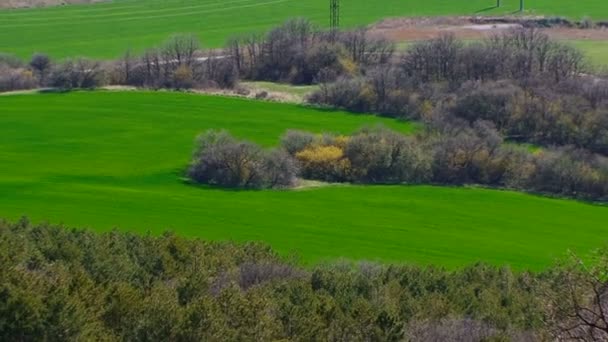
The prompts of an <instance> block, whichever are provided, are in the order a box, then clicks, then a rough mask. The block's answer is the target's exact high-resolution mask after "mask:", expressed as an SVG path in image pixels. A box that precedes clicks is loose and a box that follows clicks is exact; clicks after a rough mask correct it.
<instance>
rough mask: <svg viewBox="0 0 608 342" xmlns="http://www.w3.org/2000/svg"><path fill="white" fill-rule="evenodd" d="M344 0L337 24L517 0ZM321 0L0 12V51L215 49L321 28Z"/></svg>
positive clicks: (590, 3)
mask: <svg viewBox="0 0 608 342" xmlns="http://www.w3.org/2000/svg"><path fill="white" fill-rule="evenodd" d="M502 3H503V6H502V7H501V8H500V9H495V8H493V6H494V5H495V4H496V1H495V0H428V1H419V0H379V1H368V0H349V1H343V4H342V10H341V14H342V19H341V20H342V25H343V26H344V27H352V26H357V25H363V24H369V23H372V22H374V21H377V20H380V19H382V18H385V17H391V16H428V15H463V14H491V15H495V14H504V13H514V11H516V10H517V9H518V6H519V1H518V0H502ZM526 8H527V13H528V14H546V15H562V16H569V17H572V18H575V19H580V18H581V17H583V16H590V17H592V18H595V19H608V2H606V1H603V0H576V1H573V0H526ZM327 12H328V0H229V1H226V0H115V1H113V2H109V3H102V4H95V5H87V6H83V5H79V6H62V7H52V8H43V9H28V10H4V11H0V51H4V52H10V53H15V54H18V55H19V56H22V57H29V56H30V55H31V54H32V53H33V52H36V51H38V52H46V53H50V54H51V55H52V56H54V57H66V56H69V57H72V56H77V55H83V56H90V57H104V58H105V57H116V56H118V55H120V54H122V53H123V52H124V51H125V50H126V49H127V48H132V49H134V50H136V51H137V50H140V49H142V48H144V47H150V46H152V45H155V44H158V43H159V42H161V41H162V40H164V39H166V38H167V37H168V36H169V35H170V34H174V33H178V32H188V33H195V34H197V35H199V36H200V38H201V40H202V41H203V42H204V43H205V44H206V45H207V46H213V47H217V46H221V45H222V44H223V43H224V42H225V40H226V39H227V38H228V37H230V36H233V35H235V34H241V33H248V32H249V33H250V32H261V31H264V30H266V29H268V28H269V27H271V26H273V25H276V24H278V23H280V22H282V21H284V20H285V19H287V18H291V17H308V18H310V19H312V20H314V21H315V22H317V23H319V24H321V25H325V24H327V21H328V13H327Z"/></svg>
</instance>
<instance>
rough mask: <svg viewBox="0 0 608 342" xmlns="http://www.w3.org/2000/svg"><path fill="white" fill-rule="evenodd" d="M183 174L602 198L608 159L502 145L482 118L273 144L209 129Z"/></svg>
mask: <svg viewBox="0 0 608 342" xmlns="http://www.w3.org/2000/svg"><path fill="white" fill-rule="evenodd" d="M197 144H198V145H197V146H198V147H197V150H196V152H195V154H194V160H193V162H192V165H191V166H190V169H189V176H190V178H191V179H192V180H194V181H195V182H198V183H206V184H214V185H220V186H226V187H239V188H273V187H283V188H284V187H290V186H293V185H294V184H295V183H296V182H295V180H296V178H297V177H301V178H304V179H313V180H321V181H326V182H354V183H362V184H445V185H463V184H478V185H485V186H491V187H501V188H509V189H517V190H523V191H529V192H535V193H543V194H553V195H559V196H567V197H575V198H581V199H588V200H597V201H605V200H608V158H606V157H604V156H602V155H599V154H593V153H591V152H588V151H586V150H580V149H577V148H574V147H559V148H546V149H541V150H539V151H530V150H528V148H527V147H525V146H519V145H515V144H506V143H505V142H504V141H503V139H502V137H501V136H500V134H499V133H498V132H497V130H496V129H495V128H494V125H493V124H492V123H491V122H489V121H476V122H475V123H474V124H473V125H472V127H469V126H463V127H459V128H458V129H455V128H454V127H452V126H449V127H447V128H446V129H445V130H443V131H438V130H427V131H425V132H422V133H421V134H418V135H416V136H404V135H402V134H399V133H397V132H394V131H391V130H389V129H386V128H382V127H377V128H364V129H362V130H360V131H358V132H356V133H355V134H353V135H350V136H343V135H332V134H329V133H324V134H313V133H308V132H303V131H297V130H289V131H287V132H286V133H285V134H284V135H283V136H282V137H281V146H280V148H279V149H275V150H271V151H264V150H263V149H262V148H260V147H259V146H257V145H255V144H253V143H249V142H243V141H237V140H236V139H234V138H233V137H231V136H230V135H229V134H228V133H226V132H223V131H222V132H215V131H209V132H207V133H204V134H202V135H201V136H200V137H199V139H198V143H197Z"/></svg>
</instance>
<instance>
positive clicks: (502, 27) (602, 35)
mask: <svg viewBox="0 0 608 342" xmlns="http://www.w3.org/2000/svg"><path fill="white" fill-rule="evenodd" d="M521 27H523V25H522V23H521V22H519V21H513V22H508V20H504V19H503V20H502V22H491V21H484V20H480V19H479V18H476V17H450V18H395V19H386V20H383V21H381V22H379V23H376V24H374V25H372V26H371V27H370V35H372V36H376V37H384V38H386V39H389V40H392V41H395V42H405V41H417V40H426V39H432V38H437V37H439V36H440V35H442V34H446V33H451V34H454V35H455V36H456V37H457V38H460V39H467V40H478V39H482V38H486V37H488V36H491V35H495V34H500V33H503V32H505V31H508V30H511V29H513V28H521ZM539 30H541V31H543V32H545V33H546V34H548V35H549V36H550V37H552V38H554V39H566V40H571V39H576V40H608V29H606V28H597V29H579V28H571V27H559V26H558V27H551V28H540V29H539Z"/></svg>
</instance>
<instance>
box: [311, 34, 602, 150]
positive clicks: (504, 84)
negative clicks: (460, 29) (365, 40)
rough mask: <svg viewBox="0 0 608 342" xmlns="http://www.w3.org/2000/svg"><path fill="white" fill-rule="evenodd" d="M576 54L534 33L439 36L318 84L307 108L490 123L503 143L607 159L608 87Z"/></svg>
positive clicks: (449, 122) (430, 121)
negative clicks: (476, 39)
mask: <svg viewBox="0 0 608 342" xmlns="http://www.w3.org/2000/svg"><path fill="white" fill-rule="evenodd" d="M583 70H584V63H583V59H582V57H581V55H580V53H579V52H578V51H576V50H573V49H572V48H570V47H569V46H565V45H560V44H559V43H555V42H552V41H551V40H549V38H548V37H547V36H546V35H544V34H542V33H540V32H538V31H536V30H534V29H525V30H515V31H512V32H509V33H505V34H503V35H499V36H495V37H492V38H488V39H486V40H485V41H483V42H481V43H475V44H464V43H462V42H459V41H458V40H456V39H454V37H453V36H450V35H446V36H443V37H440V38H437V39H434V40H430V41H426V42H420V43H417V44H415V45H414V46H413V47H412V48H411V49H409V50H408V51H407V52H406V53H405V55H404V56H403V57H402V58H401V59H400V60H398V61H394V62H390V63H385V64H382V65H380V66H377V67H375V68H372V69H370V70H368V71H367V72H366V73H365V74H362V75H359V76H356V77H350V78H345V77H343V78H341V79H338V80H337V81H336V82H330V83H322V84H321V87H320V89H319V90H318V91H317V92H316V93H314V94H313V95H312V96H311V97H310V99H309V100H310V101H311V102H312V103H317V104H323V105H330V106H334V107H340V108H346V109H348V110H352V111H357V112H376V113H380V114H384V115H388V116H393V117H400V118H408V119H416V120H422V121H424V122H426V123H428V124H430V125H431V126H433V127H438V126H439V127H441V126H445V125H452V124H454V123H455V122H456V123H457V122H458V121H465V122H468V123H469V124H473V123H474V122H475V121H477V120H487V121H491V122H493V123H494V125H496V127H497V128H498V130H499V132H500V133H501V134H502V135H503V136H504V137H506V138H507V139H509V140H514V141H525V142H529V143H535V144H542V145H546V146H550V145H573V146H575V147H577V148H584V149H588V150H590V151H592V152H596V153H602V154H608V81H606V80H604V79H601V78H599V77H595V76H590V75H587V74H584V73H583Z"/></svg>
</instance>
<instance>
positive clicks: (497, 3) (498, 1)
mask: <svg viewBox="0 0 608 342" xmlns="http://www.w3.org/2000/svg"><path fill="white" fill-rule="evenodd" d="M499 7H500V0H496V8H499Z"/></svg>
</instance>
